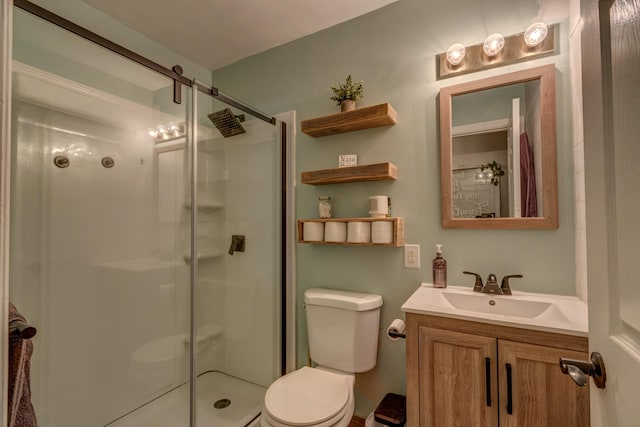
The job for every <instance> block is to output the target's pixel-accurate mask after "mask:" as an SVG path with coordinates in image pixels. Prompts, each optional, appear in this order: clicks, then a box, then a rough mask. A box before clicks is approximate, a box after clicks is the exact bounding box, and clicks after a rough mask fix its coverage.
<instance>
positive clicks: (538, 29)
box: [523, 22, 548, 47]
mask: <svg viewBox="0 0 640 427" xmlns="http://www.w3.org/2000/svg"><path fill="white" fill-rule="evenodd" d="M547 32H548V29H547V26H546V25H545V24H544V23H543V22H535V23H533V24H531V25H529V27H527V29H526V30H525V32H524V36H523V37H524V44H526V45H527V46H529V47H536V46H539V45H540V43H542V42H543V41H544V39H545V38H546V37H547Z"/></svg>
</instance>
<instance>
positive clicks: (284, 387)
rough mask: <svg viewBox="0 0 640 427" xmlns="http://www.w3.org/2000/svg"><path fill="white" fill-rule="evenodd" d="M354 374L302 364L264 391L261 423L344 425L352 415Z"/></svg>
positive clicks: (268, 426) (277, 426) (278, 425)
mask: <svg viewBox="0 0 640 427" xmlns="http://www.w3.org/2000/svg"><path fill="white" fill-rule="evenodd" d="M354 383H355V379H354V375H353V374H348V373H342V372H336V371H333V370H330V369H326V368H322V367H318V368H310V367H307V366H305V367H303V368H301V369H298V370H297V371H294V372H291V373H290V374H287V375H285V376H283V377H280V378H279V379H277V380H276V381H275V382H274V383H273V384H271V386H270V387H269V389H268V390H267V393H266V395H265V399H264V404H263V408H262V415H261V420H260V424H261V426H262V427H292V426H299V427H301V426H314V427H346V426H348V425H349V422H350V421H351V417H352V416H353V408H354V400H353V385H354Z"/></svg>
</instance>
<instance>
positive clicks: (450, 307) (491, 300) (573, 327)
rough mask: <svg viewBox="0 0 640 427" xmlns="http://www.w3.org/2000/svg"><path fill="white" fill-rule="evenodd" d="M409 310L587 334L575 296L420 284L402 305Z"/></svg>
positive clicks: (582, 309) (583, 310)
mask: <svg viewBox="0 0 640 427" xmlns="http://www.w3.org/2000/svg"><path fill="white" fill-rule="evenodd" d="M402 310H403V311H405V312H409V313H422V314H432V315H440V316H444V317H453V318H459V319H466V320H475V321H482V322H485V323H493V324H502V325H509V326H517V327H520V328H527V329H537V330H547V331H552V332H562V333H568V334H572V335H582V336H586V335H587V330H588V323H587V305H586V304H585V303H584V302H583V301H581V300H579V299H578V298H576V297H568V296H560V295H550V294H535V293H528V292H518V291H514V292H513V295H508V296H507V295H493V294H484V293H479V292H473V290H472V288H467V287H461V286H449V287H448V288H445V289H438V288H434V287H433V285H431V284H429V283H423V284H422V285H421V286H420V287H419V288H418V289H417V290H416V292H414V294H413V295H412V296H411V297H410V298H409V299H408V300H407V301H406V302H405V303H404V304H403V305H402Z"/></svg>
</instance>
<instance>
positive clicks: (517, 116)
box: [440, 64, 558, 229]
mask: <svg viewBox="0 0 640 427" xmlns="http://www.w3.org/2000/svg"><path fill="white" fill-rule="evenodd" d="M555 100H556V94H555V66H554V65H553V64H550V65H545V66H542V67H536V68H530V69H526V70H522V71H518V72H515V73H510V74H504V75H501V76H495V77H490V78H487V79H483V80H477V81H472V82H467V83H462V84H459V85H455V86H449V87H445V88H442V89H441V90H440V167H441V171H440V173H441V180H440V182H441V202H442V207H441V208H442V226H443V227H444V228H485V229H486V228H489V229H501V228H504V229H553V228H558V189H557V159H556V112H555V111H556V110H555Z"/></svg>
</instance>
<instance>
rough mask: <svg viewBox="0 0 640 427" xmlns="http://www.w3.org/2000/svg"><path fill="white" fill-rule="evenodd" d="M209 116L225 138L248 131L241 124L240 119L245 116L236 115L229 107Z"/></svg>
mask: <svg viewBox="0 0 640 427" xmlns="http://www.w3.org/2000/svg"><path fill="white" fill-rule="evenodd" d="M208 117H209V120H211V122H213V124H214V125H215V126H216V127H217V128H218V130H219V131H220V133H221V134H222V136H224V137H225V138H229V137H230V136H235V135H240V134H241V133H245V132H246V130H244V128H243V127H242V125H241V124H240V121H241V120H243V119H244V116H235V115H234V114H233V112H232V111H231V110H230V109H228V108H225V109H224V110H220V111H216V112H215V113H211V114H209V116H208ZM238 118H240V120H238Z"/></svg>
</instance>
